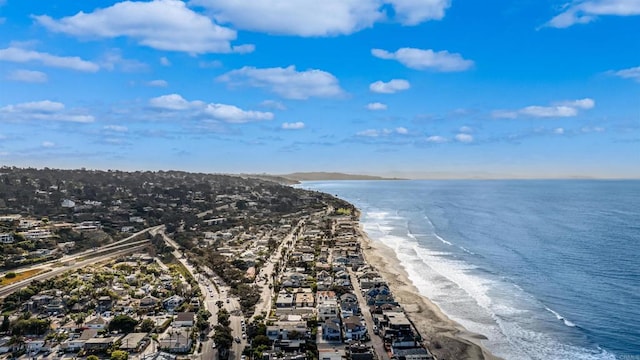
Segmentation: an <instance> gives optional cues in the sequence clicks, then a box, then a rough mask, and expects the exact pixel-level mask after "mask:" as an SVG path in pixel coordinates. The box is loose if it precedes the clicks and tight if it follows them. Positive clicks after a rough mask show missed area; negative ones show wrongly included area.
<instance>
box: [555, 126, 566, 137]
mask: <svg viewBox="0 0 640 360" xmlns="http://www.w3.org/2000/svg"><path fill="white" fill-rule="evenodd" d="M553 133H554V134H556V135H562V134H564V129H563V128H561V127H559V128H555V129H553Z"/></svg>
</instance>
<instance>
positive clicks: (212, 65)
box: [198, 60, 223, 69]
mask: <svg viewBox="0 0 640 360" xmlns="http://www.w3.org/2000/svg"><path fill="white" fill-rule="evenodd" d="M222 65H223V64H222V61H220V60H212V61H200V62H199V63H198V66H200V67H201V68H203V69H217V68H221V67H222Z"/></svg>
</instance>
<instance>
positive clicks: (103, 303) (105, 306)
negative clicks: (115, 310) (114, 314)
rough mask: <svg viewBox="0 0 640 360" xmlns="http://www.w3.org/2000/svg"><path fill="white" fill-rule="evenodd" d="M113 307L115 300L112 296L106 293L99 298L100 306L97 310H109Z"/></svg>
mask: <svg viewBox="0 0 640 360" xmlns="http://www.w3.org/2000/svg"><path fill="white" fill-rule="evenodd" d="M112 307H113V300H111V297H109V296H106V295H105V296H100V297H99V298H98V306H97V308H96V311H98V312H99V313H103V312H105V311H109V310H111V308H112Z"/></svg>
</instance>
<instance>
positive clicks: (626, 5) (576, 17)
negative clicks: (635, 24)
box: [546, 0, 640, 28]
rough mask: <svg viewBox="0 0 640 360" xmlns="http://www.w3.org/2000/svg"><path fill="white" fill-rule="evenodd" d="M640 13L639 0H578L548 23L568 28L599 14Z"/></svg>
mask: <svg viewBox="0 0 640 360" xmlns="http://www.w3.org/2000/svg"><path fill="white" fill-rule="evenodd" d="M606 15H611V16H633V15H640V1H638V0H577V1H573V2H571V3H567V4H565V5H564V6H563V12H562V13H560V14H558V15H556V16H555V17H553V18H552V19H551V20H549V22H548V23H547V24H546V25H547V26H550V27H554V28H567V27H570V26H572V25H575V24H587V23H590V22H592V21H594V20H595V19H597V18H598V17H599V16H606Z"/></svg>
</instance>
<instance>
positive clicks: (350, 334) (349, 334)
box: [342, 316, 367, 340]
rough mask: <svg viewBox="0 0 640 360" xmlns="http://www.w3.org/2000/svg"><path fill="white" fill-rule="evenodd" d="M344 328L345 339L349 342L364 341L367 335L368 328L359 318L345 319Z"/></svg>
mask: <svg viewBox="0 0 640 360" xmlns="http://www.w3.org/2000/svg"><path fill="white" fill-rule="evenodd" d="M342 326H343V327H344V338H345V339H348V340H363V339H364V338H365V335H366V334H367V327H366V326H365V325H364V324H363V323H362V320H360V317H358V316H350V317H348V318H345V319H344V320H343V322H342Z"/></svg>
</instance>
